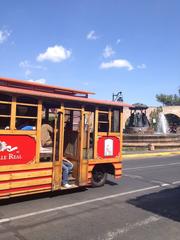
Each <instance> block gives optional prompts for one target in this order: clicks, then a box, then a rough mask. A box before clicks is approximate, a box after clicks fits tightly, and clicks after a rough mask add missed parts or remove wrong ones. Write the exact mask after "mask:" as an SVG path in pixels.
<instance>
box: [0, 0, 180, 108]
mask: <svg viewBox="0 0 180 240" xmlns="http://www.w3.org/2000/svg"><path fill="white" fill-rule="evenodd" d="M0 9H1V14H0V56H1V57H0V76H4V77H12V78H17V79H25V80H31V81H41V82H45V83H47V84H51V85H59V86H64V87H71V88H76V89H85V90H90V91H93V92H96V96H95V97H96V98H98V99H111V98H112V93H113V92H114V93H117V92H118V91H122V92H123V96H124V101H126V102H128V103H136V102H140V103H144V104H147V105H149V106H150V105H157V106H158V105H160V104H159V103H157V102H156V99H155V95H156V94H159V93H165V94H174V93H177V92H178V88H179V86H180V81H179V80H180V27H179V24H180V14H179V13H180V1H178V0H171V1H170V0H146V1H144V0H136V1H134V0H76V1H73V0H71V1H70V0H51V1H50V0H38V1H35V0H31V1H24V0H13V1H12V0H1V8H0Z"/></svg>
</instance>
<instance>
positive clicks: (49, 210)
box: [0, 185, 161, 224]
mask: <svg viewBox="0 0 180 240" xmlns="http://www.w3.org/2000/svg"><path fill="white" fill-rule="evenodd" d="M160 187H161V186H159V185H157V186H152V187H147V188H141V189H136V190H132V191H128V192H123V193H117V194H113V195H108V196H105V197H100V198H94V199H90V200H87V201H82V202H76V203H72V204H68V205H63V206H59V207H55V208H49V209H45V210H41V211H36V212H31V213H27V214H22V215H19V216H14V217H9V218H2V219H0V224H2V223H7V222H10V221H15V220H20V219H24V218H28V217H32V216H37V215H40V214H45V213H50V212H55V211H59V210H62V209H67V208H72V207H77V206H82V205H85V204H89V203H94V202H98V201H103V200H107V199H112V198H117V197H120V196H126V195H130V194H133V193H138V192H145V191H149V190H152V189H157V188H160Z"/></svg>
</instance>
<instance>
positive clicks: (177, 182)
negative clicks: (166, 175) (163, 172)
mask: <svg viewBox="0 0 180 240" xmlns="http://www.w3.org/2000/svg"><path fill="white" fill-rule="evenodd" d="M179 183H180V181H176V182H173V183H172V184H179Z"/></svg>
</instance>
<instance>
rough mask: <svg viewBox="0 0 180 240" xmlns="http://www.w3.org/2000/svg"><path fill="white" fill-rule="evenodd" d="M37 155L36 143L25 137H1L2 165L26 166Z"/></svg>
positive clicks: (0, 160)
mask: <svg viewBox="0 0 180 240" xmlns="http://www.w3.org/2000/svg"><path fill="white" fill-rule="evenodd" d="M35 154H36V141H35V139H34V138H33V137H30V136H25V135H19V136H18V135H1V136H0V165H14V164H26V163H28V162H30V161H32V160H33V159H34V157H35Z"/></svg>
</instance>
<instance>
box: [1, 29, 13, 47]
mask: <svg viewBox="0 0 180 240" xmlns="http://www.w3.org/2000/svg"><path fill="white" fill-rule="evenodd" d="M10 35H11V32H10V31H8V30H0V44H2V43H4V42H5V41H6V40H7V39H8V37H9V36H10Z"/></svg>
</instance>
